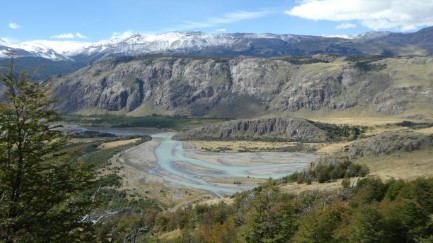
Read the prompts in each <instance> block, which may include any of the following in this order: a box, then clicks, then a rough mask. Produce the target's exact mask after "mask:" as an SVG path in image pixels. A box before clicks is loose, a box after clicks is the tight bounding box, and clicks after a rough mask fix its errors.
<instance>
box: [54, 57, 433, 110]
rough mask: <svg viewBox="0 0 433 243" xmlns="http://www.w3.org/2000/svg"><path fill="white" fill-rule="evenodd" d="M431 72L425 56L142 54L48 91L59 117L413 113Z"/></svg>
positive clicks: (425, 98) (97, 66)
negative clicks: (88, 112) (355, 110)
mask: <svg viewBox="0 0 433 243" xmlns="http://www.w3.org/2000/svg"><path fill="white" fill-rule="evenodd" d="M430 70H433V58H429V57H416V58H389V59H374V60H372V59H370V60H366V59H364V60H356V61H353V60H352V61H350V60H346V59H344V58H341V57H340V58H339V57H332V56H315V57H314V58H302V59H265V58H180V57H154V58H149V57H147V58H136V59H133V60H126V61H104V62H98V63H94V64H92V65H89V66H86V67H85V68H82V69H80V70H78V71H76V72H74V73H71V74H68V75H65V76H62V77H60V78H56V79H55V80H53V82H52V85H51V91H52V94H53V97H54V98H56V99H57V100H58V105H59V108H60V109H62V110H64V111H66V112H84V111H86V110H91V111H92V112H95V111H99V112H120V113H131V114H134V115H150V114H153V113H158V114H170V115H186V116H216V117H230V118H233V117H235V118H236V117H253V116H257V115H261V114H266V113H276V112H297V111H300V110H311V111H317V110H328V111H329V110H345V109H351V108H361V109H366V110H369V111H372V112H379V113H384V114H402V113H405V112H406V113H408V114H412V113H413V112H412V110H414V112H416V111H415V107H414V105H415V104H420V106H422V107H424V106H425V107H430V106H431V105H432V104H433V96H432V94H431V92H430V90H432V89H433V81H432V80H433V79H432V77H433V73H432V72H431V71H430ZM420 106H417V107H416V108H417V109H416V110H417V111H419V110H420ZM422 107H421V108H422ZM411 112H412V113H411Z"/></svg>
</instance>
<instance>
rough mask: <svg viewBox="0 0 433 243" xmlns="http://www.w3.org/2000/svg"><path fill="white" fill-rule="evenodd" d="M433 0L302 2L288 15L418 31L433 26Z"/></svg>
mask: <svg viewBox="0 0 433 243" xmlns="http://www.w3.org/2000/svg"><path fill="white" fill-rule="evenodd" d="M432 12H433V1H430V0H429V1H425V0H380V1H378V0H350V1H348V0H302V1H301V2H299V3H298V6H296V7H294V8H292V9H291V10H289V11H285V12H284V13H285V14H287V15H291V16H298V17H301V18H306V19H311V20H329V21H360V23H361V25H363V26H365V27H368V28H370V29H373V30H380V29H398V30H402V31H408V30H414V29H417V28H420V27H426V26H431V25H433V15H432Z"/></svg>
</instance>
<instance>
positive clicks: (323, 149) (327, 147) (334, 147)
mask: <svg viewBox="0 0 433 243" xmlns="http://www.w3.org/2000/svg"><path fill="white" fill-rule="evenodd" d="M352 143H353V141H350V142H343V143H331V144H328V145H325V146H323V147H321V148H320V149H318V150H317V151H316V152H317V153H325V154H330V153H332V152H335V151H337V150H339V149H341V148H344V147H345V146H348V145H350V144H352Z"/></svg>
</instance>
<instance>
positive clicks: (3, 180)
mask: <svg viewBox="0 0 433 243" xmlns="http://www.w3.org/2000/svg"><path fill="white" fill-rule="evenodd" d="M8 67H9V69H8V71H6V72H3V73H1V76H0V81H1V84H0V91H1V92H0V93H3V94H2V98H1V100H0V241H5V242H15V241H25V242H41V241H43V242H52V241H65V240H66V241H68V240H71V238H74V237H78V236H79V235H81V236H82V235H84V234H85V233H84V232H86V230H87V229H89V227H90V226H91V225H90V224H89V223H86V222H83V220H81V219H82V218H83V216H85V215H86V214H87V213H88V212H89V210H90V207H91V205H92V202H91V200H90V197H84V196H83V195H82V193H81V192H82V191H84V190H86V189H88V188H91V187H92V185H93V183H95V180H94V177H93V172H92V170H90V169H89V168H88V167H87V166H85V165H84V164H83V163H80V162H78V161H73V160H71V155H69V154H65V153H61V152H60V150H61V148H62V146H63V145H64V144H65V142H66V141H67V138H66V137H65V136H64V135H63V133H62V132H61V131H60V130H58V129H57V128H58V127H56V126H55V125H54V124H55V123H56V122H58V121H60V116H59V114H58V113H57V112H56V111H55V110H54V109H53V107H52V105H53V101H51V100H50V99H49V98H47V96H46V94H45V93H46V92H45V90H44V89H43V87H42V86H41V85H39V84H38V83H35V82H31V81H30V79H29V78H28V76H27V75H26V73H25V72H22V73H20V74H15V73H14V69H13V60H12V64H11V65H9V66H8Z"/></svg>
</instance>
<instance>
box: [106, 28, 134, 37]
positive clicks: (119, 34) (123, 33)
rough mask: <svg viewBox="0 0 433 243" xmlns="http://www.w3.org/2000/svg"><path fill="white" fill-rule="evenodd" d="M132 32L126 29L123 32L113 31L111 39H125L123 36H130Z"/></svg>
mask: <svg viewBox="0 0 433 243" xmlns="http://www.w3.org/2000/svg"><path fill="white" fill-rule="evenodd" d="M133 34H134V32H132V31H131V30H128V31H125V32H122V33H119V32H114V33H113V35H112V36H111V38H112V39H117V38H119V39H125V38H128V37H130V36H131V35H133Z"/></svg>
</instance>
